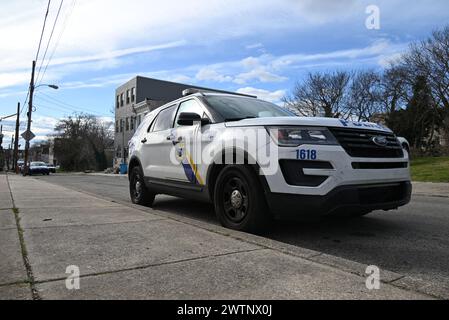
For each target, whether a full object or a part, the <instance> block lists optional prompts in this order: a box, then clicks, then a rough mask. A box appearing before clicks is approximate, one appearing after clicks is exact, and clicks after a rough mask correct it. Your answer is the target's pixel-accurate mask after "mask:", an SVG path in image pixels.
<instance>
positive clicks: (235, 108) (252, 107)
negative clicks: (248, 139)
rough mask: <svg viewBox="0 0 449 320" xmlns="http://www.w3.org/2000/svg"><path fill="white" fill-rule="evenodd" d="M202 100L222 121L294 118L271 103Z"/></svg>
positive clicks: (242, 99) (215, 98)
mask: <svg viewBox="0 0 449 320" xmlns="http://www.w3.org/2000/svg"><path fill="white" fill-rule="evenodd" d="M204 99H205V100H206V101H207V103H208V104H209V107H210V108H211V109H213V110H214V111H215V112H216V113H218V114H219V115H220V116H222V117H223V119H224V121H238V120H242V119H250V118H266V117H292V116H295V115H294V114H293V113H291V112H289V111H287V110H285V109H282V108H281V107H279V106H277V105H275V104H273V103H270V102H266V101H262V100H258V99H254V98H245V97H237V96H219V95H210V96H205V97H204Z"/></svg>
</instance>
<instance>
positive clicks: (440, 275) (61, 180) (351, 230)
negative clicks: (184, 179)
mask: <svg viewBox="0 0 449 320" xmlns="http://www.w3.org/2000/svg"><path fill="white" fill-rule="evenodd" d="M38 179H44V180H46V181H48V182H51V183H55V184H60V185H63V186H65V187H68V188H74V189H77V190H84V191H87V192H89V193H92V194H97V195H101V196H104V197H108V198H110V199H112V200H114V199H115V200H121V201H129V196H128V180H127V179H126V177H116V176H111V177H108V176H92V175H59V174H57V175H51V176H49V177H38ZM153 207H154V209H157V210H162V211H169V212H173V213H176V214H179V215H183V216H188V217H190V218H193V219H198V220H201V221H206V222H210V223H217V220H216V219H215V215H214V211H213V207H212V205H209V204H204V203H200V202H194V201H189V200H184V199H178V198H173V197H169V196H157V197H156V201H155V203H154V206H153ZM266 236H267V237H269V238H271V239H275V240H278V241H281V242H285V243H288V244H292V245H297V246H301V247H304V248H308V249H313V250H317V251H321V252H324V253H328V254H332V255H335V256H339V257H342V258H346V259H350V260H354V261H357V262H360V263H364V264H370V265H376V266H378V267H379V268H381V269H382V268H384V269H387V270H390V271H395V272H398V273H401V274H406V275H409V276H411V277H416V278H419V279H422V280H425V281H428V282H431V283H434V284H435V285H437V286H443V287H449V198H442V197H427V196H414V197H413V200H412V202H411V203H410V204H409V205H407V206H405V207H403V208H400V209H399V210H397V211H389V212H383V211H380V212H373V213H371V214H370V215H368V216H366V217H362V218H357V219H352V220H341V219H340V220H336V219H329V220H325V221H320V222H298V223H291V222H288V223H286V222H277V223H276V224H275V225H274V228H273V230H272V231H271V232H270V234H268V235H266Z"/></svg>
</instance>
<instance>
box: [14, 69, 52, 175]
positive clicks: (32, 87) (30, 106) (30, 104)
mask: <svg viewBox="0 0 449 320" xmlns="http://www.w3.org/2000/svg"><path fill="white" fill-rule="evenodd" d="M35 68H36V61H33V68H32V73H31V83H30V99H29V100H28V123H27V131H26V134H28V135H29V134H30V133H31V113H32V112H33V95H34V90H35V89H37V88H39V87H49V88H51V89H55V90H57V89H59V87H58V86H57V85H54V84H39V85H37V86H35V85H34V71H35ZM29 149H30V139H26V143H25V163H24V167H23V175H27V174H28V172H29V169H30V168H29V166H28V153H29Z"/></svg>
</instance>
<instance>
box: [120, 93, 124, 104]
mask: <svg viewBox="0 0 449 320" xmlns="http://www.w3.org/2000/svg"><path fill="white" fill-rule="evenodd" d="M124 104H125V101H124V94H123V93H122V94H121V95H120V106H121V107H123V105H124Z"/></svg>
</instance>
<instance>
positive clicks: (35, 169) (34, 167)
mask: <svg viewBox="0 0 449 320" xmlns="http://www.w3.org/2000/svg"><path fill="white" fill-rule="evenodd" d="M28 173H29V175H30V176H31V175H33V174H46V175H49V174H50V170H49V169H48V167H47V164H46V163H45V162H31V164H30V169H29V172H28Z"/></svg>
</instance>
